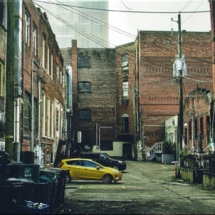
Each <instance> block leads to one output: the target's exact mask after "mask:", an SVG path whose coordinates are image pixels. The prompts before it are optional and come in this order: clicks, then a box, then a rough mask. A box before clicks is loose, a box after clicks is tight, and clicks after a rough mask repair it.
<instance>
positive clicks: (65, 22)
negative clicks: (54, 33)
mask: <svg viewBox="0 0 215 215" xmlns="http://www.w3.org/2000/svg"><path fill="white" fill-rule="evenodd" d="M36 4H37V3H36ZM37 5H38V4H37ZM38 6H40V5H38ZM40 7H41V6H40ZM42 8H44V7H42ZM44 10H46V9H45V8H44ZM46 11H47V10H46ZM49 13H50V14H51V15H52V16H54V17H55V18H56V19H58V20H60V21H62V22H63V23H64V24H66V25H67V26H69V27H71V28H73V29H74V30H76V31H78V32H79V33H80V34H82V35H84V36H86V37H87V38H88V39H91V38H89V35H88V34H86V32H85V33H82V32H81V30H80V29H77V28H76V29H75V28H74V27H73V26H72V25H70V24H69V23H68V22H67V21H65V20H63V19H62V18H61V17H59V16H56V15H55V14H53V13H51V12H50V11H49ZM93 36H94V35H93ZM91 40H92V39H91ZM93 41H94V42H96V43H98V42H97V41H95V40H93ZM105 42H106V41H105ZM98 44H100V43H98ZM100 45H101V44H100ZM104 48H105V46H104ZM133 57H135V55H133ZM153 62H154V61H153ZM207 63H209V62H207ZM157 65H159V66H161V65H160V64H159V63H158V64H157ZM193 80H194V79H193ZM164 81H166V80H164ZM158 83H161V82H153V83H147V85H150V84H153V85H154V84H158ZM168 84H169V83H168ZM168 86H169V85H168ZM160 87H161V86H160ZM164 87H166V85H165V86H164ZM151 93H152V92H151Z"/></svg>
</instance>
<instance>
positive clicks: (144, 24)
mask: <svg viewBox="0 0 215 215" xmlns="http://www.w3.org/2000/svg"><path fill="white" fill-rule="evenodd" d="M109 10H119V12H109V24H110V25H112V26H114V27H117V28H119V29H121V30H124V31H126V32H129V33H131V34H133V35H135V36H137V31H138V29H139V30H158V31H171V29H173V30H174V31H178V24H177V22H174V21H177V20H178V13H179V11H180V12H181V28H182V30H186V31H210V30H211V21H210V13H209V2H208V0H109ZM121 10H122V11H128V13H127V12H120V11H121ZM135 11H143V12H153V13H135ZM204 11H205V12H204ZM154 12H158V13H154ZM159 12H175V13H159ZM184 12H191V13H184ZM193 12H195V13H193ZM197 12H198V13H197ZM171 18H173V20H174V21H171ZM109 39H110V43H112V44H115V45H122V44H124V43H127V42H132V41H134V39H133V38H131V37H128V36H124V35H123V34H119V33H116V32H114V31H111V30H110V34H109Z"/></svg>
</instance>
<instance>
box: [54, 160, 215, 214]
mask: <svg viewBox="0 0 215 215" xmlns="http://www.w3.org/2000/svg"><path fill="white" fill-rule="evenodd" d="M126 163H127V169H126V170H125V171H123V178H122V181H120V182H118V183H113V184H103V183H102V182H98V181H85V180H81V181H73V182H71V183H69V184H67V186H66V192H65V202H64V204H63V205H62V207H61V208H60V210H59V211H58V213H59V214H215V205H214V199H215V192H214V191H209V190H205V189H203V187H202V185H199V184H188V183H186V182H184V181H183V180H181V179H177V178H175V165H174V164H162V163H157V162H146V161H126Z"/></svg>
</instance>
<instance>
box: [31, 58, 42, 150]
mask: <svg viewBox="0 0 215 215" xmlns="http://www.w3.org/2000/svg"><path fill="white" fill-rule="evenodd" d="M34 64H35V65H36V66H37V68H40V65H39V64H38V63H37V62H36V61H35V60H34V59H32V62H31V67H32V71H31V143H30V151H33V150H34V129H35V128H34V123H35V119H34V72H36V71H35V70H34ZM39 102H40V101H39ZM38 127H39V126H38Z"/></svg>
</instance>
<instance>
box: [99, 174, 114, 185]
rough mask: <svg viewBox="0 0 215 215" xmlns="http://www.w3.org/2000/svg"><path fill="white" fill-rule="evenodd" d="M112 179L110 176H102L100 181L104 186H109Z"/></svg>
mask: <svg viewBox="0 0 215 215" xmlns="http://www.w3.org/2000/svg"><path fill="white" fill-rule="evenodd" d="M112 180H113V177H112V176H111V175H104V176H103V178H102V181H103V183H104V184H111V183H112Z"/></svg>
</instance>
